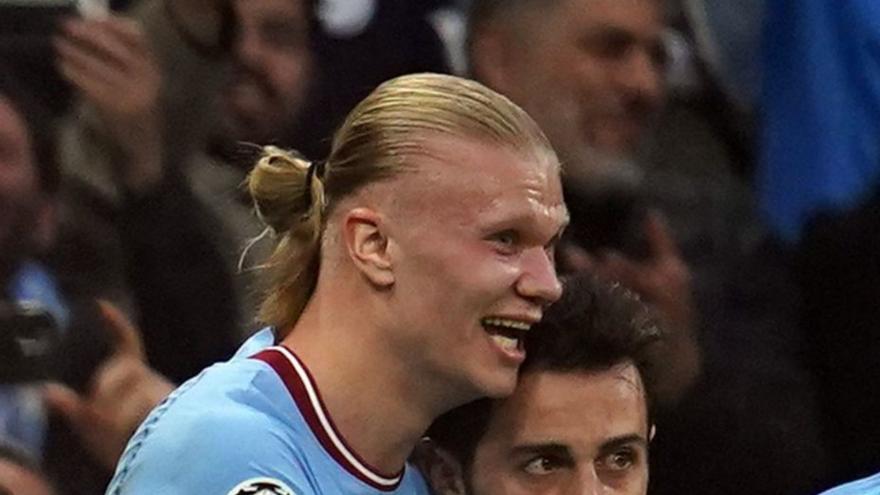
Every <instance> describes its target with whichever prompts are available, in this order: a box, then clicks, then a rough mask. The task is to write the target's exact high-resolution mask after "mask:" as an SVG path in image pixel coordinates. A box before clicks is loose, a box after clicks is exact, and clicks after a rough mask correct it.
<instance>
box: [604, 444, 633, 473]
mask: <svg viewBox="0 0 880 495" xmlns="http://www.w3.org/2000/svg"><path fill="white" fill-rule="evenodd" d="M636 461H638V454H637V453H636V452H635V451H634V450H633V449H630V448H626V449H621V450H616V451H614V452H611V453H610V454H608V455H606V456H605V457H603V458H601V459H600V460H599V467H600V468H603V469H607V470H609V471H625V470H627V469H630V468H631V467H633V466H634V465H635V464H636Z"/></svg>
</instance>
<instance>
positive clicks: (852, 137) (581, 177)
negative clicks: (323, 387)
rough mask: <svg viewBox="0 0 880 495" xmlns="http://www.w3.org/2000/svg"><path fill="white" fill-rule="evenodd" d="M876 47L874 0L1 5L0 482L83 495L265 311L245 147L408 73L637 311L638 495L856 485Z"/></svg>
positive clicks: (567, 259)
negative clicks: (653, 326) (505, 127)
mask: <svg viewBox="0 0 880 495" xmlns="http://www.w3.org/2000/svg"><path fill="white" fill-rule="evenodd" d="M878 43H880V4H877V3H876V2H872V1H871V0H861V1H859V0H852V1H846V2H826V1H824V0H799V1H794V0H777V1H775V2H767V3H766V4H765V3H764V2H763V1H761V0H748V1H744V0H737V1H730V0H627V1H621V0H543V1H542V0H173V1H172V0H139V1H135V2H126V1H123V2H114V3H112V5H110V6H100V5H96V4H95V3H94V2H82V3H74V2H71V3H69V4H68V3H65V2H57V1H51V2H50V1H45V2H40V1H33V2H24V1H16V0H0V361H2V362H0V493H7V492H8V493H14V494H25V495H31V494H33V495H36V494H56V495H62V494H86V493H90V494H91V493H102V492H103V490H104V489H105V487H106V485H107V482H108V481H109V479H110V476H111V475H112V469H113V468H114V466H115V465H116V462H117V460H118V457H119V455H120V453H121V452H122V449H123V447H124V445H125V442H126V440H127V439H128V437H129V436H130V434H131V433H132V432H133V431H134V428H135V427H136V426H137V425H138V423H139V422H140V421H141V420H142V419H143V418H144V416H145V415H146V414H147V412H148V411H149V410H150V409H151V408H152V407H154V406H155V405H156V404H157V403H158V402H159V401H160V400H161V399H162V398H163V397H164V396H165V395H166V394H167V393H168V392H169V391H170V390H172V389H173V388H174V387H175V385H176V384H179V383H182V382H183V381H185V380H187V379H188V378H191V377H192V376H194V375H195V374H197V373H198V372H199V371H200V370H201V369H203V368H204V367H206V366H208V365H210V364H212V363H214V362H216V361H220V360H224V359H227V358H229V357H230V356H231V355H232V354H233V352H234V351H235V349H236V348H237V347H238V345H239V344H240V343H241V342H242V341H243V340H244V339H246V338H247V337H249V336H250V335H251V334H253V332H255V331H256V330H258V329H259V323H258V322H257V319H256V308H257V306H258V303H259V300H260V297H261V295H262V289H263V288H262V286H261V284H262V282H261V280H262V279H261V278H260V277H259V275H260V267H261V263H262V262H263V261H264V260H265V259H266V257H267V254H268V253H269V252H271V249H272V245H271V243H272V240H271V239H270V237H271V235H270V234H269V233H267V232H264V231H263V230H262V227H261V225H262V224H261V223H260V222H259V221H257V219H256V217H255V215H254V213H253V207H252V204H251V202H250V200H249V198H248V197H247V194H246V192H245V191H244V190H243V189H242V187H241V185H242V183H243V182H244V180H245V178H246V175H247V173H248V170H249V169H250V167H251V166H252V165H253V162H254V158H255V157H256V156H257V154H258V153H259V151H260V146H261V145H266V144H273V145H276V146H279V147H282V148H290V149H295V150H297V151H298V152H300V153H302V154H303V155H305V156H307V157H309V158H312V159H321V158H322V157H324V156H325V155H326V153H327V151H328V147H329V144H330V139H331V137H332V134H333V131H334V129H335V128H336V127H337V126H338V125H339V124H340V120H341V119H342V118H343V117H344V116H345V114H346V113H347V112H348V111H349V110H350V109H351V108H352V107H353V106H354V105H355V104H356V103H357V102H358V101H359V100H361V99H362V98H363V97H364V96H365V95H367V94H368V93H369V92H370V91H371V90H372V89H373V88H375V87H376V85H378V84H379V83H381V82H382V81H385V80H387V79H389V78H391V77H393V76H397V75H401V74H407V73H415V72H440V73H453V74H458V75H464V76H467V77H470V78H473V79H476V80H478V81H480V82H482V83H484V84H486V85H487V86H489V87H491V88H493V89H494V90H496V91H498V92H500V93H502V94H504V95H505V96H507V97H508V98H510V99H511V100H512V101H514V102H515V103H517V104H518V105H520V106H521V107H522V108H524V109H525V110H526V111H527V112H528V113H529V114H530V115H531V116H532V117H533V118H534V119H535V120H536V121H537V123H538V124H539V125H540V127H541V128H542V129H543V131H544V132H545V134H546V135H547V137H548V138H549V140H550V141H551V143H552V144H553V146H554V148H555V149H556V151H557V153H558V154H559V156H560V159H561V160H562V162H563V168H564V177H563V180H564V184H563V185H564V189H565V198H566V202H567V204H568V208H569V210H570V212H571V225H570V227H569V228H568V230H567V231H566V234H565V237H564V239H563V242H562V243H561V245H560V247H559V251H558V255H557V260H558V269H559V270H560V271H561V272H563V273H575V272H584V271H588V272H593V273H595V274H597V275H599V276H600V277H602V278H604V279H607V280H609V281H613V282H617V283H619V284H621V285H623V286H625V287H628V288H630V289H631V290H633V291H634V292H636V293H638V294H639V295H640V296H641V298H642V300H643V301H645V302H646V303H648V304H649V305H650V307H651V308H652V309H653V310H654V311H655V313H656V316H657V317H658V319H659V320H660V321H661V322H662V323H663V326H664V328H665V329H666V331H667V336H666V342H665V345H664V347H663V348H662V349H661V350H659V351H658V352H657V355H656V356H654V359H655V360H656V362H657V363H658V364H657V375H658V378H657V388H656V398H657V409H656V411H657V412H656V414H657V417H656V418H655V423H656V425H657V434H656V436H655V438H654V440H653V441H652V443H651V447H650V455H651V477H650V479H651V487H650V491H649V493H652V494H657V495H665V494H677V493H711V494H714V495H725V494H734V493H736V494H740V493H747V494H752V495H761V494H767V495H788V494H790V495H808V494H815V493H818V492H820V491H821V490H823V489H825V488H827V487H830V486H832V485H835V484H837V483H839V482H843V481H846V480H851V479H856V478H859V477H862V476H865V475H868V474H871V473H874V472H877V471H880V423H878V421H877V420H876V418H880V396H878V395H877V394H876V393H874V387H876V386H877V385H878V384H880V304H877V302H876V300H877V297H876V296H878V295H880V251H878V250H877V248H876V246H877V245H880V242H878V244H875V242H877V241H880V239H878V237H880V200H878V196H877V192H878V189H877V188H878V185H880V139H878V136H880V129H877V127H880V66H878V65H877V63H876V53H877V52H876V47H877V46H878Z"/></svg>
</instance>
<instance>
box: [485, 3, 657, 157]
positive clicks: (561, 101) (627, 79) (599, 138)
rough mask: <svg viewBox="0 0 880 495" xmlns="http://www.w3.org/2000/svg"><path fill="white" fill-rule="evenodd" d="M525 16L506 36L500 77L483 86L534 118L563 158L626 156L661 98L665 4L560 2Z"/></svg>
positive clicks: (495, 77)
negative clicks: (590, 150) (588, 152)
mask: <svg viewBox="0 0 880 495" xmlns="http://www.w3.org/2000/svg"><path fill="white" fill-rule="evenodd" d="M522 15H523V17H522V18H521V19H520V20H519V21H515V24H511V25H510V26H512V27H511V28H510V29H507V30H506V31H503V32H505V33H506V34H503V35H502V36H503V37H504V41H503V43H505V45H506V52H507V55H506V56H505V57H504V61H503V63H502V65H501V68H500V69H499V70H501V71H502V75H501V76H500V77H498V76H497V75H496V76H490V77H491V78H493V79H496V80H494V81H487V82H488V83H489V84H490V85H492V86H493V87H495V88H496V89H498V90H499V91H501V92H502V93H504V94H506V95H507V96H509V97H510V98H511V99H513V100H514V101H515V102H516V103H518V104H519V105H520V106H522V107H523V108H525V109H526V111H528V112H529V114H531V115H532V117H533V118H535V120H536V121H537V122H538V124H539V125H540V126H541V128H542V129H543V130H544V132H545V133H546V134H547V135H548V137H549V138H550V140H551V141H552V142H553V146H554V147H555V148H556V149H557V151H558V152H559V153H560V156H561V158H563V160H566V161H571V160H572V159H573V158H574V159H577V158H579V157H580V156H581V155H584V154H585V153H586V152H585V151H584V149H585V148H594V149H595V150H598V151H599V152H602V153H608V154H612V155H623V156H626V155H629V154H631V153H632V152H633V151H634V148H635V147H636V145H637V144H638V142H639V141H640V138H641V137H642V136H643V133H644V131H645V129H646V126H647V125H648V123H649V120H650V117H651V116H652V115H653V114H655V112H656V111H657V110H658V109H659V107H660V106H661V103H662V100H663V98H664V84H663V68H664V61H665V56H664V50H663V45H662V42H661V35H662V32H663V29H664V21H663V5H662V2H661V1H660V0H626V1H621V0H558V1H557V2H551V6H550V7H548V8H546V9H544V10H541V11H540V13H536V14H534V15H533V14H531V13H523V14H522ZM477 46H478V45H477ZM490 63H494V62H490ZM477 70H478V71H479V72H481V73H484V74H491V72H487V71H485V70H482V69H480V68H479V67H477Z"/></svg>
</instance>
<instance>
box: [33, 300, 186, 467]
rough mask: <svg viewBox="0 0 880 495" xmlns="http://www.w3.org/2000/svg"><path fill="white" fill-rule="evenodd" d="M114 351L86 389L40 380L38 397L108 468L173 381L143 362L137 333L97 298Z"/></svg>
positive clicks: (142, 349) (141, 346)
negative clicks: (42, 384) (41, 396)
mask: <svg viewBox="0 0 880 495" xmlns="http://www.w3.org/2000/svg"><path fill="white" fill-rule="evenodd" d="M99 305H100V308H101V314H102V316H103V318H104V321H105V322H106V325H105V327H106V329H107V331H108V332H111V333H112V335H113V341H114V350H113V353H112V354H111V355H110V357H109V358H108V359H107V360H106V361H105V362H104V363H103V364H102V365H101V366H100V367H99V368H98V370H97V371H96V372H95V375H94V376H93V377H92V383H91V387H90V390H89V392H88V394H85V395H81V394H79V393H77V392H76V391H74V390H72V389H70V388H68V387H66V386H64V385H61V384H58V383H51V384H48V385H46V387H45V390H44V399H45V401H46V404H47V406H48V407H49V408H50V410H52V411H54V412H56V413H58V414H59V415H61V416H62V417H63V418H64V419H65V420H66V421H67V423H68V424H69V425H70V427H71V428H72V429H73V430H74V431H75V432H76V433H77V435H79V437H80V439H81V440H82V442H83V444H84V445H85V446H86V448H87V449H88V450H89V452H90V453H91V454H92V455H93V456H94V457H95V459H96V460H98V461H99V462H100V463H101V464H102V465H104V466H105V467H107V468H108V469H113V468H114V467H115V466H116V463H117V462H118V460H119V456H120V455H121V454H122V451H123V449H124V448H125V444H126V442H127V441H128V439H129V437H130V436H131V434H132V433H133V432H134V430H135V428H137V426H138V424H140V423H141V421H143V419H144V418H145V417H146V416H147V414H148V413H149V412H150V410H152V409H153V408H154V407H155V406H156V405H157V404H158V403H159V402H161V401H162V399H164V398H165V397H166V396H167V395H168V394H169V393H170V392H171V390H173V388H174V385H173V384H172V383H171V382H169V381H168V380H166V379H165V378H164V377H163V376H161V375H159V374H158V373H156V372H155V371H153V370H152V369H151V368H150V367H149V366H148V365H147V364H146V362H145V359H144V347H143V343H142V342H141V337H140V334H139V333H138V331H137V329H135V328H134V327H133V326H132V324H131V323H130V322H129V321H128V320H127V319H126V318H125V316H123V314H122V313H121V312H120V311H119V310H118V309H116V308H115V307H114V306H113V305H111V304H110V303H107V302H99Z"/></svg>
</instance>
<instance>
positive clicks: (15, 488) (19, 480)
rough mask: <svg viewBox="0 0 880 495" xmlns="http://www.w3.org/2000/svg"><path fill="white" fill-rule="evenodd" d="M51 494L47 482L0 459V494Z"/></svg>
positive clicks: (16, 465) (52, 492) (27, 470)
mask: <svg viewBox="0 0 880 495" xmlns="http://www.w3.org/2000/svg"><path fill="white" fill-rule="evenodd" d="M7 493H8V494H12V495H53V494H54V493H55V492H54V491H53V490H52V488H51V487H50V486H49V483H48V482H47V481H46V480H45V479H43V478H42V476H40V475H39V474H37V473H34V472H32V471H30V470H29V469H25V468H23V467H21V466H19V465H18V464H13V463H11V462H9V461H5V460H0V495H5V494H7Z"/></svg>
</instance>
